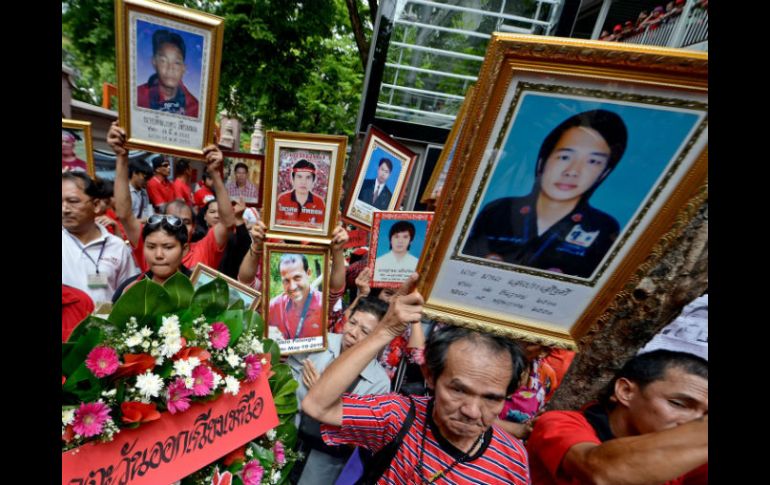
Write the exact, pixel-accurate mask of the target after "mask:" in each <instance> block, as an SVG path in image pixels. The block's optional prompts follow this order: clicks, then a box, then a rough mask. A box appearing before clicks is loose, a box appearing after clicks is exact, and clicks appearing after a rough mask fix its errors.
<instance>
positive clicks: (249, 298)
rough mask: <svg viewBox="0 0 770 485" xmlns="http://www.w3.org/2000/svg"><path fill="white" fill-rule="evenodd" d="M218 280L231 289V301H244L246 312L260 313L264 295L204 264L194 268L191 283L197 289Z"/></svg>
mask: <svg viewBox="0 0 770 485" xmlns="http://www.w3.org/2000/svg"><path fill="white" fill-rule="evenodd" d="M216 278H222V279H223V280H225V283H227V286H228V287H229V289H230V299H231V300H236V299H240V300H241V301H243V307H244V308H245V309H246V310H253V311H259V304H260V303H261V300H262V293H260V292H259V291H257V290H255V289H254V288H252V287H250V286H248V285H244V284H243V283H241V282H240V281H237V280H234V279H233V278H230V277H229V276H227V275H226V274H224V273H222V272H220V271H217V270H215V269H214V268H212V267H210V266H206V265H205V264H203V263H198V264H196V265H195V268H193V272H192V274H191V275H190V282H192V284H193V287H194V288H196V289H197V288H198V287H199V286H203V285H205V284H206V283H209V282H211V281H213V280H215V279H216Z"/></svg>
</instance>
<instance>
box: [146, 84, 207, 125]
mask: <svg viewBox="0 0 770 485" xmlns="http://www.w3.org/2000/svg"><path fill="white" fill-rule="evenodd" d="M156 86H157V84H156ZM151 89H152V86H150V85H149V84H148V83H144V84H142V85H141V86H138V87H137V88H136V98H137V101H136V105H137V106H139V107H140V108H149V109H152V108H150V90H151ZM179 89H181V90H182V92H184V99H185V107H184V114H185V115H186V116H192V117H193V118H197V117H198V99H197V98H196V97H195V96H193V95H192V93H191V92H190V91H189V90H188V89H187V86H185V85H184V83H179Z"/></svg>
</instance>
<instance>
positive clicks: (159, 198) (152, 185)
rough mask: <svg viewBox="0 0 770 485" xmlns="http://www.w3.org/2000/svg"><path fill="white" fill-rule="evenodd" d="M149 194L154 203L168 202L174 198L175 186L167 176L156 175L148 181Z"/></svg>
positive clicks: (151, 201)
mask: <svg viewBox="0 0 770 485" xmlns="http://www.w3.org/2000/svg"><path fill="white" fill-rule="evenodd" d="M147 196H148V197H149V198H150V203H151V204H152V205H156V206H157V205H162V204H168V203H169V202H171V201H172V200H174V198H175V197H174V186H173V185H171V182H169V181H168V179H167V178H165V177H163V176H161V175H154V176H153V177H152V178H151V179H150V180H148V181H147Z"/></svg>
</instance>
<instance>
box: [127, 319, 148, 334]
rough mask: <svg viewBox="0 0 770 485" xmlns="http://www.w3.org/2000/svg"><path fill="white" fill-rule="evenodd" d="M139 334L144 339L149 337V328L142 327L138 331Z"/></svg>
mask: <svg viewBox="0 0 770 485" xmlns="http://www.w3.org/2000/svg"><path fill="white" fill-rule="evenodd" d="M131 318H134V317H131ZM139 334H140V335H141V336H142V337H145V338H146V337H149V336H150V335H152V330H150V327H148V326H146V325H145V326H144V327H142V329H141V330H140V331H139Z"/></svg>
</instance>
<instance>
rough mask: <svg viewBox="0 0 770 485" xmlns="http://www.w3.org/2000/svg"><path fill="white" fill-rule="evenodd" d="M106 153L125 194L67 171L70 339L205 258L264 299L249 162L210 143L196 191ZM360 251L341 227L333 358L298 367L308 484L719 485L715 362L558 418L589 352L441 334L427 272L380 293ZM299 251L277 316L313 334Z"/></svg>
mask: <svg viewBox="0 0 770 485" xmlns="http://www.w3.org/2000/svg"><path fill="white" fill-rule="evenodd" d="M107 141H108V143H109V144H110V146H111V147H112V149H113V150H114V152H115V154H116V159H117V160H116V176H115V181H114V184H112V183H109V182H106V181H102V180H99V179H92V178H90V177H89V176H88V175H87V174H85V173H84V172H71V171H66V172H63V173H62V340H66V339H67V337H68V336H69V333H70V332H71V331H72V330H73V329H74V328H75V326H76V325H77V324H78V322H80V321H81V320H82V319H83V318H84V317H85V316H87V315H88V314H90V313H91V312H93V311H95V309H98V308H99V307H101V306H102V305H104V304H108V302H115V301H116V300H117V299H118V298H119V297H120V295H121V294H122V293H123V292H125V291H126V290H127V289H128V288H130V287H131V285H133V284H135V283H136V282H137V281H140V280H142V279H149V280H152V281H154V282H157V283H160V284H162V283H163V282H164V281H166V280H168V279H169V278H170V277H171V276H173V275H175V274H176V273H181V274H183V275H185V276H188V277H189V276H190V274H191V268H193V267H194V266H195V265H196V264H198V263H203V264H205V265H207V266H210V267H212V268H218V269H219V270H220V271H221V272H222V273H224V274H227V275H229V276H231V277H233V278H237V279H238V280H239V281H241V282H242V283H244V284H247V285H250V286H252V287H253V288H255V289H260V282H261V281H262V279H261V275H262V273H263V272H264V271H269V269H267V268H264V267H263V265H264V264H265V263H264V262H263V258H262V254H263V251H262V250H263V244H264V242H265V241H266V226H265V224H264V223H263V222H262V221H261V220H260V217H259V214H258V213H256V214H255V213H254V209H252V208H247V207H246V204H245V203H244V202H243V197H244V196H248V195H250V194H252V193H253V192H254V189H253V188H252V187H248V186H247V185H246V184H245V183H243V182H247V180H246V177H245V171H244V170H242V169H243V168H245V166H244V167H241V166H236V167H235V170H236V177H237V178H236V180H237V181H236V183H234V184H231V185H230V186H227V185H226V184H225V183H224V181H223V180H222V175H221V170H220V167H221V166H222V164H223V155H222V152H221V151H220V150H219V149H218V148H217V147H216V146H214V145H210V146H207V147H206V148H205V149H204V155H205V165H206V173H205V174H204V178H203V180H202V182H203V183H202V184H200V185H199V187H197V190H195V191H194V192H193V190H192V187H191V180H190V167H189V164H188V163H187V162H185V161H184V160H179V161H177V162H176V166H175V178H174V180H173V181H171V180H169V178H168V177H169V172H170V162H169V160H167V159H166V158H165V157H163V156H161V155H157V156H155V157H153V158H152V159H151V162H150V163H151V166H152V168H150V165H147V164H146V163H144V162H137V161H131V162H129V159H128V150H127V149H126V148H125V141H126V140H125V131H124V130H123V129H122V128H121V127H120V126H118V125H117V124H113V126H112V127H111V129H110V131H109V133H108V138H107ZM239 182H240V183H239ZM347 241H348V233H347V230H346V228H345V227H344V226H342V224H340V225H339V226H338V227H336V228H335V230H334V232H333V240H332V241H331V243H330V247H331V256H332V257H331V272H330V278H329V289H328V292H327V295H328V296H327V298H328V309H329V312H328V318H327V320H328V328H327V330H328V332H329V333H328V339H327V346H326V349H325V350H323V351H320V352H314V353H307V354H302V353H298V354H293V355H290V356H288V357H287V358H285V361H286V362H287V363H288V364H289V366H290V367H291V369H292V373H293V375H294V377H295V379H296V380H297V382H298V384H299V385H298V388H297V391H296V392H297V397H298V400H299V402H300V413H299V414H298V415H297V421H296V424H297V426H298V429H299V440H298V445H297V446H298V449H299V450H300V451H302V453H303V454H304V456H305V458H304V460H302V461H301V462H300V463H298V464H297V466H296V467H295V469H294V470H293V478H292V480H293V483H299V484H310V483H313V484H327V483H328V484H332V483H340V484H347V483H350V484H352V483H402V484H403V483H420V484H425V483H446V484H449V483H489V484H492V483H495V484H496V483H505V484H529V483H534V484H567V483H608V484H618V483H628V484H647V483H664V482H665V483H686V484H690V485H693V484H698V483H707V466H708V362H707V360H706V359H704V358H702V357H699V356H695V355H692V354H690V353H685V352H680V351H676V350H662V349H646V351H645V352H643V353H641V354H639V355H637V356H636V357H634V358H632V359H631V360H629V361H628V362H627V363H626V364H625V366H624V367H623V368H622V369H621V370H620V371H619V372H618V374H617V375H616V376H615V378H614V379H613V380H612V382H611V383H610V384H609V385H608V387H607V388H606V390H605V391H604V393H603V394H602V396H601V397H600V399H599V400H598V401H594V402H590V403H586V406H585V407H584V408H583V409H581V410H579V411H544V410H545V408H546V405H547V403H548V401H549V399H551V397H552V396H553V394H554V392H555V391H556V389H557V387H559V385H560V384H561V383H562V382H563V381H564V379H565V375H566V373H567V370H568V368H569V366H570V362H571V361H572V358H573V357H574V353H572V352H570V351H567V350H563V349H556V348H549V347H545V346H542V345H534V344H526V343H523V342H516V341H513V340H510V339H507V338H503V337H500V336H495V335H491V334H487V333H482V332H478V331H474V330H469V329H466V328H462V327H456V326H451V325H445V324H441V323H437V322H433V321H430V320H428V319H426V318H425V316H424V315H423V311H422V310H423V304H424V301H423V297H422V296H421V295H420V294H419V292H417V291H416V290H415V285H416V282H417V279H418V275H417V274H416V273H414V274H412V275H411V276H409V278H408V280H406V281H405V282H404V283H403V285H402V286H401V287H400V288H399V289H397V290H394V289H389V288H371V287H370V285H369V284H370V281H371V277H372V274H371V272H370V271H369V269H367V268H366V266H365V264H362V262H365V260H366V251H365V250H361V249H357V250H356V251H354V252H353V254H351V255H349V256H346V254H345V244H346V243H347ZM294 256H296V255H293V254H288V255H285V257H282V258H281V260H280V262H279V266H280V267H279V270H280V273H281V277H282V280H283V281H284V284H283V289H284V293H283V294H281V295H279V296H280V297H282V298H283V299H280V298H278V297H276V298H277V299H276V301H279V302H280V303H279V304H278V306H277V307H276V308H277V310H276V311H271V312H270V314H271V318H275V319H277V320H278V321H277V322H276V326H277V327H279V328H280V329H282V330H281V331H282V332H283V331H285V332H287V333H289V334H291V333H294V334H296V335H295V336H300V333H301V329H302V325H303V322H305V321H306V319H309V318H310V317H309V316H308V315H309V312H308V310H307V309H308V308H309V307H310V303H312V301H314V300H317V299H319V298H321V296H320V294H319V295H316V294H315V293H313V292H314V291H315V290H313V289H312V288H311V287H310V285H309V284H308V275H309V274H310V271H309V267H308V262H307V260H303V259H302V258H298V257H294ZM316 293H318V292H316ZM343 301H349V302H350V304H349V305H347V306H346V305H344V304H343ZM266 304H267V303H266ZM271 306H272V302H271ZM316 308H317V309H322V308H323V306H322V305H318V304H316ZM299 309H303V310H302V311H301V312H299ZM278 310H280V311H278ZM317 311H321V310H317ZM299 313H301V316H299ZM318 320H319V321H322V320H323V319H318ZM305 328H308V327H305Z"/></svg>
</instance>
